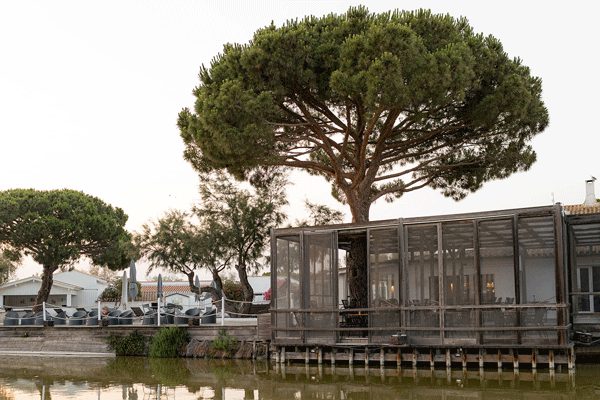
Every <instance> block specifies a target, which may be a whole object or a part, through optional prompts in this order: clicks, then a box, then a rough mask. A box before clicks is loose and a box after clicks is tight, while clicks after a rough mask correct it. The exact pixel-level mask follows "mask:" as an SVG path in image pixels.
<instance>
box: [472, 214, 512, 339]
mask: <svg viewBox="0 0 600 400" xmlns="http://www.w3.org/2000/svg"><path fill="white" fill-rule="evenodd" d="M479 260H480V261H479V263H480V268H481V277H480V287H481V300H480V301H481V304H497V305H498V308H496V309H484V310H482V311H481V323H482V326H483V327H490V328H492V329H490V330H489V331H484V332H483V334H482V340H483V342H484V343H486V344H488V343H514V342H515V341H516V339H517V333H516V331H514V330H511V329H510V328H511V327H514V326H515V325H516V321H517V310H516V309H514V308H510V307H507V305H510V304H514V303H515V297H516V295H515V268H514V264H515V259H514V235H513V220H512V219H502V220H493V221H481V222H480V223H479ZM497 328H505V329H506V330H503V331H501V330H495V329H497Z"/></svg>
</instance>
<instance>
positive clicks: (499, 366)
mask: <svg viewBox="0 0 600 400" xmlns="http://www.w3.org/2000/svg"><path fill="white" fill-rule="evenodd" d="M498 369H499V370H501V369H502V351H501V350H500V349H498Z"/></svg>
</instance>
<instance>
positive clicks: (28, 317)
mask: <svg viewBox="0 0 600 400" xmlns="http://www.w3.org/2000/svg"><path fill="white" fill-rule="evenodd" d="M34 324H35V313H34V312H33V311H27V312H26V313H25V315H23V316H22V317H21V325H34Z"/></svg>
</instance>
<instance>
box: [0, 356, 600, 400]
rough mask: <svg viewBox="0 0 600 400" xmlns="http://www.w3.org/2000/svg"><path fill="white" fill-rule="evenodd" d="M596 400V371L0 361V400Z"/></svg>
mask: <svg viewBox="0 0 600 400" xmlns="http://www.w3.org/2000/svg"><path fill="white" fill-rule="evenodd" d="M5 399H6V400H8V399H17V400H28V399H36V400H37V399H43V400H50V399H54V400H62V399H102V400H109V399H115V400H117V399H118V400H142V399H144V400H145V399H148V400H150V399H152V400H156V399H162V400H164V399H179V400H187V399H222V400H258V399H261V400H263V399H264V400H283V399H286V400H287V399H294V400H299V399H332V400H388V399H411V400H421V399H422V400H437V399H439V400H459V399H470V400H474V399H482V400H483V399H490V400H492V399H493V400H499V399H523V400H525V399H527V400H535V399H540V400H542V399H543V400H550V399H561V400H562V399H578V400H580V399H600V365H578V366H577V369H576V371H575V372H574V373H568V372H566V371H564V372H561V371H556V372H552V373H551V372H550V371H548V370H540V371H538V372H531V371H519V372H518V373H515V372H513V371H497V370H483V371H480V370H466V371H463V370H460V369H453V370H449V371H447V370H445V369H438V370H429V369H412V368H402V369H396V368H385V369H380V368H374V367H370V368H368V369H365V368H357V367H354V368H348V367H347V366H344V367H342V366H336V367H334V368H332V367H331V366H330V365H327V366H322V367H317V366H316V365H315V366H312V365H311V366H310V367H306V366H305V365H290V366H286V367H277V368H275V366H274V365H271V364H268V363H267V362H254V363H253V362H250V361H244V362H241V361H239V362H238V361H221V360H218V361H217V360H191V359H148V358H127V357H123V358H121V357H118V358H107V359H101V358H100V359H97V358H86V359H80V358H37V357H19V358H17V357H15V358H6V357H4V358H0V400H5Z"/></svg>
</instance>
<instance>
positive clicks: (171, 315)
mask: <svg viewBox="0 0 600 400" xmlns="http://www.w3.org/2000/svg"><path fill="white" fill-rule="evenodd" d="M169 305H171V304H170V303H169ZM176 310H177V308H175V307H169V306H167V307H166V308H165V309H164V311H163V313H164V314H163V315H164V317H163V318H166V321H167V324H174V323H175V311H176ZM160 322H162V320H161V321H160Z"/></svg>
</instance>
